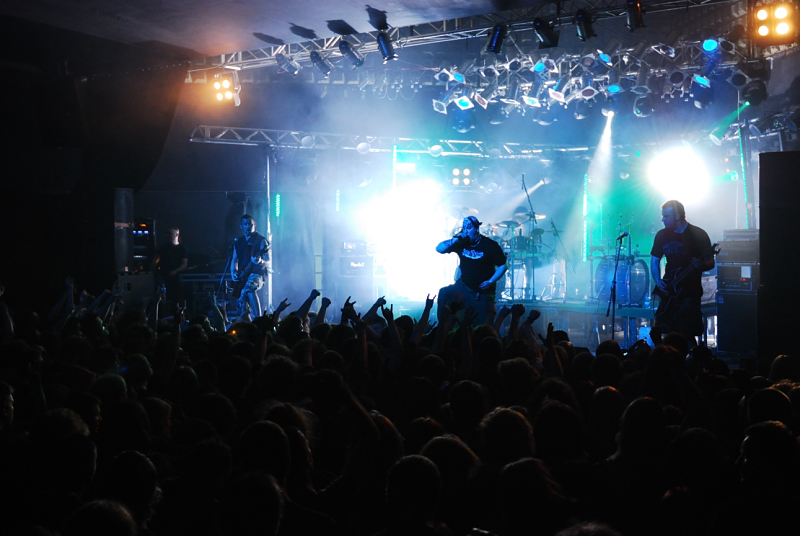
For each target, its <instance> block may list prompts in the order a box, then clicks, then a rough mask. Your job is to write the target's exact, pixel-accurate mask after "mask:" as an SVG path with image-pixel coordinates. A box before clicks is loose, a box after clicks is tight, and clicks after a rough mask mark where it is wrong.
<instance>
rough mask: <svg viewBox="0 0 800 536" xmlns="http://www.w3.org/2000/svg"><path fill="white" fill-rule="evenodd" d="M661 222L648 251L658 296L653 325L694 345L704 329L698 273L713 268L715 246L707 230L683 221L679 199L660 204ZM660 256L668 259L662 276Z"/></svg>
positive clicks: (701, 287)
mask: <svg viewBox="0 0 800 536" xmlns="http://www.w3.org/2000/svg"><path fill="white" fill-rule="evenodd" d="M661 223H663V224H664V228H663V229H661V230H660V231H658V233H656V236H655V239H654V240H653V248H652V249H651V250H650V255H651V257H650V274H651V275H652V276H653V281H655V283H656V288H655V289H654V291H653V293H654V294H656V295H658V296H659V297H660V298H661V305H660V306H659V308H658V310H657V311H656V314H655V321H656V325H657V326H659V327H661V331H662V333H664V334H667V333H672V332H678V333H681V334H683V335H684V336H685V337H686V338H687V339H688V340H689V345H690V347H694V346H695V345H696V344H697V341H696V339H695V336H698V335H702V334H703V331H705V326H704V325H703V315H702V312H701V310H700V298H701V297H702V296H703V286H702V284H701V281H702V277H701V276H702V274H703V272H704V271H707V270H711V269H712V268H714V264H715V263H714V248H713V246H712V245H711V240H710V239H709V237H708V233H706V232H705V231H704V230H703V229H701V228H700V227H697V226H696V225H692V224H691V223H689V222H688V221H686V211H685V210H684V207H683V204H681V203H680V202H679V201H675V200H670V201H667V202H666V203H664V204H663V205H661ZM662 257H666V258H667V262H666V266H665V268H664V277H663V278H662V277H661V258H662Z"/></svg>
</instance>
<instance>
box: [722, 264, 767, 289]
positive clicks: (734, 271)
mask: <svg viewBox="0 0 800 536" xmlns="http://www.w3.org/2000/svg"><path fill="white" fill-rule="evenodd" d="M759 273H760V267H759V265H757V264H738V265H727V266H726V265H722V264H720V265H717V288H718V289H719V290H720V291H722V292H755V291H756V290H758V285H759Z"/></svg>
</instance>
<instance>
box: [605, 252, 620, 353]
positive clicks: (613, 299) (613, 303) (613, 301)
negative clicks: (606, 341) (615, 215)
mask: <svg viewBox="0 0 800 536" xmlns="http://www.w3.org/2000/svg"><path fill="white" fill-rule="evenodd" d="M622 238H623V237H620V238H617V254H616V255H615V256H614V277H613V279H612V280H611V295H610V296H609V298H608V308H607V309H606V318H608V314H609V311H610V312H611V340H614V329H615V327H616V326H615V324H616V319H617V266H618V265H619V255H620V252H621V251H622Z"/></svg>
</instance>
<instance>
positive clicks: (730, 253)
mask: <svg viewBox="0 0 800 536" xmlns="http://www.w3.org/2000/svg"><path fill="white" fill-rule="evenodd" d="M717 262H718V263H721V264H725V263H741V264H755V263H758V262H759V260H758V240H723V241H722V242H720V243H719V253H717Z"/></svg>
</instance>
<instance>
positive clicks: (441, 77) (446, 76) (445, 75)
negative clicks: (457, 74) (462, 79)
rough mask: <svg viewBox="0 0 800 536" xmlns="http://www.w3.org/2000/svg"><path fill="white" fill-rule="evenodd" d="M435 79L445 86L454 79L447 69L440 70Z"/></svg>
mask: <svg viewBox="0 0 800 536" xmlns="http://www.w3.org/2000/svg"><path fill="white" fill-rule="evenodd" d="M433 77H434V78H435V79H436V80H437V81H439V82H442V83H443V84H446V83H447V82H450V81H451V80H452V79H453V75H452V74H451V73H450V71H448V70H447V69H439V72H437V73H436V74H435V75H433Z"/></svg>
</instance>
